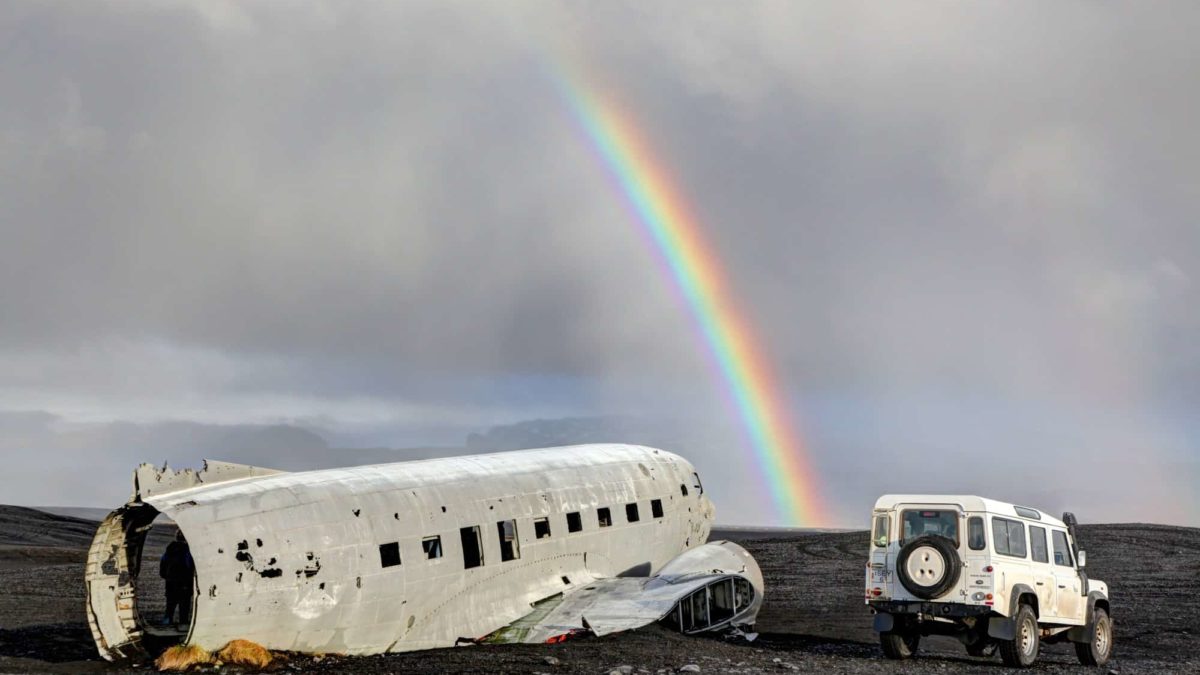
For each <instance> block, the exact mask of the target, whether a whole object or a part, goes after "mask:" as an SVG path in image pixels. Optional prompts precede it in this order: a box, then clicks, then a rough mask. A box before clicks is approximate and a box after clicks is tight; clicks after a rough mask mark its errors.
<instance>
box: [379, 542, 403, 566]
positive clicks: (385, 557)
mask: <svg viewBox="0 0 1200 675" xmlns="http://www.w3.org/2000/svg"><path fill="white" fill-rule="evenodd" d="M379 564H380V566H382V567H395V566H396V565H399V564H400V542H397V541H393V542H391V543H390V544H380V545H379Z"/></svg>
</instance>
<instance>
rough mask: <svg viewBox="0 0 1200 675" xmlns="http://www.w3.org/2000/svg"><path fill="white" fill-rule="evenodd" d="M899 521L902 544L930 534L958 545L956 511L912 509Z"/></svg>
mask: <svg viewBox="0 0 1200 675" xmlns="http://www.w3.org/2000/svg"><path fill="white" fill-rule="evenodd" d="M901 519H902V525H901V528H900V539H901V540H902V541H904V542H907V541H910V540H913V539H916V538H917V537H921V536H924V535H929V534H932V535H937V536H939V537H945V538H947V539H949V540H951V541H953V542H954V545H955V546H957V545H958V511H954V510H948V509H946V510H931V509H914V510H909V511H905V512H904V514H903V515H902V516H901Z"/></svg>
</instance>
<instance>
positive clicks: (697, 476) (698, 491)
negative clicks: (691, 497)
mask: <svg viewBox="0 0 1200 675" xmlns="http://www.w3.org/2000/svg"><path fill="white" fill-rule="evenodd" d="M692 478H693V479H694V481H695V482H694V483H693V484H692V487H694V488H696V494H698V495H702V494H704V484H703V483H701V482H700V474H698V473H693V474H692Z"/></svg>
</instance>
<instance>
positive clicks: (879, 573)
mask: <svg viewBox="0 0 1200 675" xmlns="http://www.w3.org/2000/svg"><path fill="white" fill-rule="evenodd" d="M888 576H889V575H888V571H887V570H871V583H873V584H886V583H887V581H888Z"/></svg>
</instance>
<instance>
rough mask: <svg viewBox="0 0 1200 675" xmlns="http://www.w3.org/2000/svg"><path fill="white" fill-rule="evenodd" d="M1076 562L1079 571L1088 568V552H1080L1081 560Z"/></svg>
mask: <svg viewBox="0 0 1200 675" xmlns="http://www.w3.org/2000/svg"><path fill="white" fill-rule="evenodd" d="M1076 562H1078V563H1079V569H1083V568H1084V567H1087V551H1080V552H1079V560H1077V561H1076Z"/></svg>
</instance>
